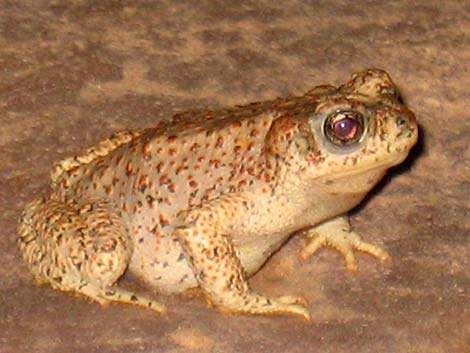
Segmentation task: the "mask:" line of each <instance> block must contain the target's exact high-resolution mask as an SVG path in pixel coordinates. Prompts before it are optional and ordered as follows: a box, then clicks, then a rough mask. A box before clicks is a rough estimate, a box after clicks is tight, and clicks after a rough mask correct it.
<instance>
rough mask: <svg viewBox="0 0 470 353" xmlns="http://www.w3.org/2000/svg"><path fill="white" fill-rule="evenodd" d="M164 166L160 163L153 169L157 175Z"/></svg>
mask: <svg viewBox="0 0 470 353" xmlns="http://www.w3.org/2000/svg"><path fill="white" fill-rule="evenodd" d="M164 165H165V164H164V163H163V162H160V163H158V164H157V165H156V166H155V169H156V170H157V172H158V173H161V171H162V169H163V166H164Z"/></svg>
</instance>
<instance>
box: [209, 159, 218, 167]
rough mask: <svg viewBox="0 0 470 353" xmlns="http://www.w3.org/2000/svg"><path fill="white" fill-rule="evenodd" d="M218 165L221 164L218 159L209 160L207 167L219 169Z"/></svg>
mask: <svg viewBox="0 0 470 353" xmlns="http://www.w3.org/2000/svg"><path fill="white" fill-rule="evenodd" d="M220 164H221V162H220V161H219V160H218V159H211V160H210V161H209V165H210V166H211V167H215V168H219V167H220Z"/></svg>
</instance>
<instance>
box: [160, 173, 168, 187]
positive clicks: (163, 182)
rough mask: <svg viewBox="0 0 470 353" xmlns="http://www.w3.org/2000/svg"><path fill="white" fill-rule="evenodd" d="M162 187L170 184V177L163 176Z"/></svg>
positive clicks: (161, 179)
mask: <svg viewBox="0 0 470 353" xmlns="http://www.w3.org/2000/svg"><path fill="white" fill-rule="evenodd" d="M159 182H160V185H164V184H168V183H169V182H170V178H168V175H166V174H163V175H162V176H161V177H160V179H159Z"/></svg>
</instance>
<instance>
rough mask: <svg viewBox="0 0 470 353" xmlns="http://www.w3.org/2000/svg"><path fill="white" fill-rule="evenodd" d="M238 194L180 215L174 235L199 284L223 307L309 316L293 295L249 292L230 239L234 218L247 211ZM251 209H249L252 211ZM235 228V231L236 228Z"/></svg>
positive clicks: (239, 311)
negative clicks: (273, 296) (180, 222)
mask: <svg viewBox="0 0 470 353" xmlns="http://www.w3.org/2000/svg"><path fill="white" fill-rule="evenodd" d="M247 208H250V206H249V203H247V202H244V200H243V198H241V197H230V196H228V197H222V198H220V199H218V200H214V201H212V202H211V203H209V204H206V205H203V206H202V207H198V208H195V209H192V210H190V211H189V212H188V213H186V214H185V215H182V217H181V218H182V225H181V226H180V227H178V229H177V231H176V234H177V237H178V239H179V240H180V242H181V244H182V247H183V249H184V252H185V254H186V256H187V258H188V261H189V262H190V264H191V267H192V269H193V271H194V274H195V276H196V278H197V281H198V284H199V285H200V287H201V288H202V289H203V291H204V292H205V294H206V296H207V298H208V299H209V301H210V302H212V303H213V304H215V305H216V306H218V307H220V308H221V309H222V310H227V311H230V312H238V313H250V314H277V313H288V314H295V315H301V316H303V317H304V318H305V319H307V320H309V319H310V314H309V313H308V311H307V309H306V308H305V306H304V305H303V304H302V302H303V300H302V299H301V298H298V297H293V296H281V297H276V298H267V297H264V296H262V295H259V294H256V293H254V292H252V291H251V289H250V287H249V285H248V282H247V278H246V275H245V273H244V269H243V267H242V264H241V262H240V259H239V257H238V255H237V253H236V249H235V247H234V245H233V243H232V241H231V238H230V236H231V234H228V233H229V232H230V231H232V232H233V227H232V226H233V220H234V219H237V217H243V215H246V214H249V212H250V209H247ZM251 211H252V210H251ZM235 231H236V230H235Z"/></svg>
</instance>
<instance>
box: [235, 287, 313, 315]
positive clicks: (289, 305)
mask: <svg viewBox="0 0 470 353" xmlns="http://www.w3.org/2000/svg"><path fill="white" fill-rule="evenodd" d="M227 309H228V310H229V311H233V312H240V313H249V314H291V315H300V316H302V317H303V318H304V319H305V320H308V321H309V320H310V313H309V312H308V310H307V308H306V307H305V300H304V299H302V298H300V297H295V296H281V297H275V298H266V297H263V296H260V295H257V294H250V295H249V296H247V297H246V298H244V300H243V302H241V303H240V305H239V306H238V307H235V306H234V307H230V306H228V307H227Z"/></svg>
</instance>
